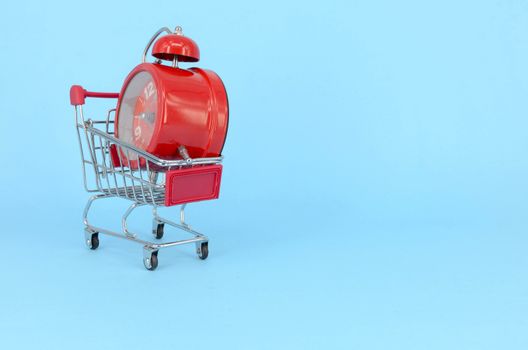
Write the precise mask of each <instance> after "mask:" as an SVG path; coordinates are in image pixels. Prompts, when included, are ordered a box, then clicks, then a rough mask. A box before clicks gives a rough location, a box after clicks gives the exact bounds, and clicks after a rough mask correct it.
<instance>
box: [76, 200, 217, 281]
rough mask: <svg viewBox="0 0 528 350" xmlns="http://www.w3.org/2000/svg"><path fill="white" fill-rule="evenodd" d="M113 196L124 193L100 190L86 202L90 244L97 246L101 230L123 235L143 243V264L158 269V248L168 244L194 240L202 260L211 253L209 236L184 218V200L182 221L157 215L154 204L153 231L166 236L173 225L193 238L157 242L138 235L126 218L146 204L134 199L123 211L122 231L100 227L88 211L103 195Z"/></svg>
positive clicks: (86, 229) (108, 233) (85, 214)
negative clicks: (133, 231) (166, 229)
mask: <svg viewBox="0 0 528 350" xmlns="http://www.w3.org/2000/svg"><path fill="white" fill-rule="evenodd" d="M111 197H121V196H120V194H113V193H111V192H105V193H101V194H97V195H94V196H92V197H90V198H89V199H88V202H87V203H86V207H85V209H84V213H83V223H84V227H85V228H84V237H85V243H86V245H87V246H88V248H90V249H92V250H95V249H97V248H98V247H99V234H100V233H101V234H105V235H109V236H114V237H118V238H124V239H127V240H129V241H133V242H136V243H139V244H141V245H142V246H143V264H144V265H145V268H146V269H147V270H151V271H152V270H155V269H156V268H157V267H158V252H159V250H160V249H162V248H168V247H174V246H178V245H183V244H191V243H194V244H195V246H196V254H197V255H198V257H199V258H200V259H202V260H205V259H207V257H208V255H209V239H208V238H207V236H205V235H203V234H201V233H199V232H197V231H195V230H193V229H192V228H191V227H190V226H189V225H188V224H187V223H186V222H185V206H186V205H185V204H183V205H182V206H181V207H180V223H175V222H173V221H171V220H168V219H165V218H162V217H161V216H159V215H158V212H157V208H156V207H155V206H154V207H153V208H152V214H153V218H152V234H153V236H154V238H155V239H161V238H163V235H164V231H165V225H169V226H171V227H174V228H177V229H180V230H183V231H185V232H187V233H189V234H191V236H192V237H191V238H189V239H183V240H178V241H172V242H166V243H156V242H151V241H146V240H143V239H140V238H138V235H137V234H135V233H132V232H130V231H129V230H128V226H127V219H128V217H129V216H130V214H131V213H132V211H134V209H136V208H137V207H140V206H143V205H145V204H143V203H138V202H134V203H133V204H132V205H130V206H129V207H128V209H127V210H126V212H125V213H124V214H123V217H122V219H121V226H122V231H121V232H116V231H111V230H108V229H105V228H102V227H97V226H94V225H92V224H91V223H90V222H89V221H88V213H89V212H90V208H91V207H92V204H93V202H94V201H96V200H99V199H103V198H111Z"/></svg>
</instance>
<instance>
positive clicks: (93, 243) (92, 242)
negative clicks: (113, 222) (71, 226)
mask: <svg viewBox="0 0 528 350" xmlns="http://www.w3.org/2000/svg"><path fill="white" fill-rule="evenodd" d="M86 245H87V246H88V248H90V249H91V250H96V249H97V248H99V232H95V233H92V234H91V235H90V238H87V239H86Z"/></svg>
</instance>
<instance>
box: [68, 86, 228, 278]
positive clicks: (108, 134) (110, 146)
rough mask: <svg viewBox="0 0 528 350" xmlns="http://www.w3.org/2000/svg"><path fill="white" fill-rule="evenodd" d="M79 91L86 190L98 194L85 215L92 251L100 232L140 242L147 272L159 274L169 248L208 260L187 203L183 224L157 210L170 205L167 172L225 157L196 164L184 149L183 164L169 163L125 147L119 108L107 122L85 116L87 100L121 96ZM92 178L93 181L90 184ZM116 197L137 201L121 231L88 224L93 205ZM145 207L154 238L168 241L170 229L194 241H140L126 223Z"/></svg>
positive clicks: (79, 129) (78, 117)
mask: <svg viewBox="0 0 528 350" xmlns="http://www.w3.org/2000/svg"><path fill="white" fill-rule="evenodd" d="M79 88H80V89H81V90H80V91H82V93H83V96H82V103H80V104H75V126H76V131H77V136H78V140H79V148H80V151H81V161H82V171H83V182H84V188H85V190H86V191H87V192H90V193H97V194H95V195H93V196H91V197H90V198H89V199H88V202H87V203H86V206H85V208H84V212H83V223H84V227H85V228H84V237H85V243H86V245H87V246H88V248H90V249H92V250H95V249H97V248H98V247H99V233H102V234H105V235H109V236H114V237H119V238H124V239H126V240H129V241H132V242H136V243H139V244H141V245H142V246H143V263H144V265H145V268H147V269H148V270H154V269H156V267H157V266H158V251H159V250H160V249H163V248H168V247H174V246H179V245H184V244H191V243H194V244H195V246H196V253H197V254H198V257H199V258H200V259H202V260H203V259H206V258H207V256H208V254H209V246H208V238H207V236H205V235H204V234H202V233H200V232H198V231H195V230H194V229H192V228H191V226H189V225H188V224H187V222H186V221H185V206H186V204H182V205H181V207H180V220H179V223H176V222H173V221H171V220H168V219H166V218H163V217H161V216H159V215H158V210H157V208H158V207H160V206H166V202H165V196H166V191H165V187H166V183H165V180H166V176H165V174H166V173H167V172H168V171H171V170H176V169H187V168H193V167H203V166H205V165H213V164H220V163H221V162H222V159H223V157H221V156H220V157H215V158H194V159H191V158H189V156H188V153H187V151H186V149H185V147H183V146H180V149H179V151H180V155H181V156H182V159H177V160H166V159H161V158H158V157H156V156H155V155H153V154H150V153H148V152H145V151H144V150H141V149H139V148H137V147H135V146H133V145H130V144H127V143H124V142H123V141H121V140H119V139H117V138H116V137H114V130H113V129H114V120H113V117H112V116H115V109H111V110H109V111H108V114H107V116H106V119H102V120H92V119H85V116H84V113H83V104H84V98H85V97H97V98H118V97H119V94H117V93H98V92H89V91H86V90H84V89H82V88H81V87H79ZM90 176H91V177H93V180H90V179H89V177H90ZM111 197H119V198H123V199H127V200H130V201H132V202H133V203H132V204H131V205H130V206H129V207H128V209H127V210H126V211H125V213H124V214H123V216H122V219H121V227H122V230H121V232H116V231H111V230H108V229H106V228H103V227H99V226H95V225H93V224H91V222H90V221H89V220H88V214H89V212H90V208H91V207H92V204H93V203H94V202H95V201H97V200H100V199H103V198H111ZM144 205H150V206H152V215H153V218H152V234H153V235H154V237H155V238H157V239H160V238H162V237H163V234H164V226H165V225H169V226H172V227H174V228H177V229H180V230H183V231H185V232H187V233H189V234H190V235H191V238H189V239H184V240H178V241H172V242H167V243H161V242H152V241H147V240H143V239H141V238H138V235H137V234H136V233H133V232H131V231H130V230H129V229H128V225H127V219H128V217H129V216H130V214H131V213H132V212H133V211H134V209H136V208H137V207H140V206H144Z"/></svg>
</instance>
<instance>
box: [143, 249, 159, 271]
mask: <svg viewBox="0 0 528 350" xmlns="http://www.w3.org/2000/svg"><path fill="white" fill-rule="evenodd" d="M143 264H144V265H145V268H146V269H147V270H150V271H154V270H156V267H158V252H154V253H152V255H150V258H146V259H143Z"/></svg>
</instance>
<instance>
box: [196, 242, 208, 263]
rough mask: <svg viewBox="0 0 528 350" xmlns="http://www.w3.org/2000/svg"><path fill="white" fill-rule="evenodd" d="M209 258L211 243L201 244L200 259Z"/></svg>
mask: <svg viewBox="0 0 528 350" xmlns="http://www.w3.org/2000/svg"><path fill="white" fill-rule="evenodd" d="M208 256H209V242H203V243H202V244H200V249H199V250H198V257H199V258H200V259H202V260H205V259H207V257H208Z"/></svg>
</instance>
